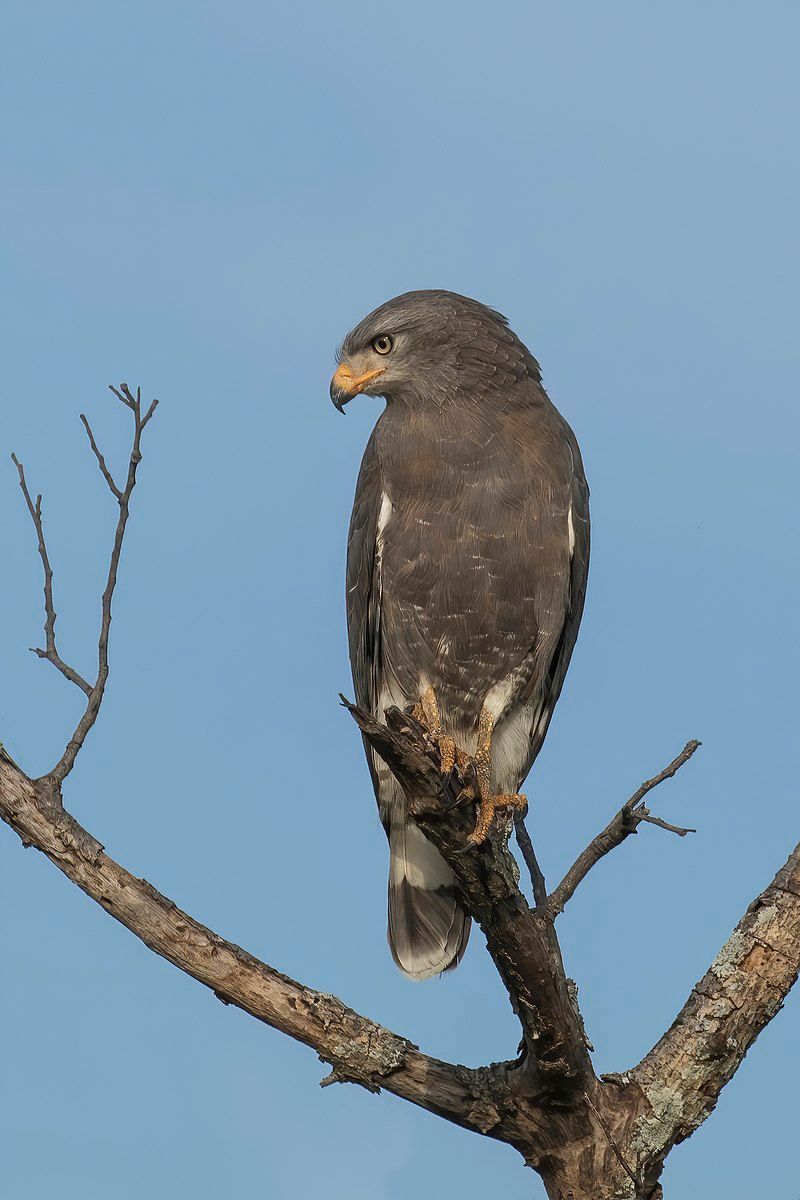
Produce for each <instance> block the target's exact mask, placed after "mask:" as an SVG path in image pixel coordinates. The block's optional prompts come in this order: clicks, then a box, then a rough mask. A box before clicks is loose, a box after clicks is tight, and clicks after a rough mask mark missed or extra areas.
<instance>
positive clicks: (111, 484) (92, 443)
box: [81, 413, 122, 500]
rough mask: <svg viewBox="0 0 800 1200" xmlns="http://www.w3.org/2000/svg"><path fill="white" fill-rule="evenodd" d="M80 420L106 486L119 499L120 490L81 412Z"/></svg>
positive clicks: (120, 495)
mask: <svg viewBox="0 0 800 1200" xmlns="http://www.w3.org/2000/svg"><path fill="white" fill-rule="evenodd" d="M81 420H82V421H83V425H84V428H85V430H86V432H87V433H88V435H89V445H90V446H91V447H92V450H93V451H94V456H95V458H96V459H97V463H98V466H99V467H100V470H101V471H102V473H103V478H104V479H105V481H106V483H107V484H108V486H109V487H110V488H111V491H112V492H113V494H114V495H115V496H116V498H117V499H118V500H121V499H122V492H121V491H120V490H119V488H118V487H117V485H116V483H115V482H114V477H113V475H112V474H111V472H110V471H109V469H108V467H107V466H106V460H105V458H104V457H103V455H102V453H101V451H100V448H99V447H98V445H97V442H96V441H95V440H94V434H93V433H92V427H91V425H90V424H89V422H88V421H87V419H86V417H85V416H84V414H83V413H81Z"/></svg>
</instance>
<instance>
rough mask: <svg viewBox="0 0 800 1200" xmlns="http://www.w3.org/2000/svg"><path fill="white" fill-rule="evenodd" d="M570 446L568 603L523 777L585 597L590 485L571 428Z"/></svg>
mask: <svg viewBox="0 0 800 1200" xmlns="http://www.w3.org/2000/svg"><path fill="white" fill-rule="evenodd" d="M569 446H570V453H571V457H572V471H571V476H570V482H569V487H568V495H567V537H568V539H569V546H570V565H569V577H568V580H567V591H566V596H565V600H566V604H565V608H564V609H563V610H562V611H563V619H562V622H561V627H560V629H559V630H558V631H555V638H554V639H553V640H554V648H553V650H552V653H551V656H550V661H549V664H548V665H547V668H546V675H545V679H544V683H543V686H542V690H541V700H542V706H541V710H540V713H539V715H538V718H537V720H535V721H534V723H533V728H532V730H531V740H530V746H529V750H528V758H527V762H526V765H525V770H524V773H523V775H522V777H521V778H524V777H525V775H527V774H528V772H529V771H530V769H531V767H532V766H533V763H534V761H535V759H536V756H537V754H538V753H539V751H540V750H541V748H542V743H543V742H544V739H545V736H546V734H547V729H548V726H549V724H550V721H551V719H552V716H553V710H554V709H555V706H556V702H557V700H558V697H559V695H560V694H561V688H562V687H563V684H564V678H565V676H566V673H567V668H568V667H569V662H570V659H571V657H572V651H573V649H574V648H575V641H576V639H577V636H578V628H579V626H580V623H581V617H582V615H583V605H584V600H585V598H586V581H587V578H588V574H589V542H590V524H589V485H588V484H587V482H586V478H585V476H584V473H583V464H582V462H581V456H580V450H579V449H578V445H577V442H576V441H575V439H574V437H573V436H572V433H571V431H570V434H569ZM551 644H552V643H551Z"/></svg>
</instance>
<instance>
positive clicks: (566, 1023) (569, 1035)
mask: <svg viewBox="0 0 800 1200" xmlns="http://www.w3.org/2000/svg"><path fill="white" fill-rule="evenodd" d="M342 702H343V704H344V705H345V706H346V707H347V709H348V711H349V712H350V714H351V716H352V717H353V718H354V720H355V722H356V724H357V725H358V727H359V729H360V730H361V732H362V734H363V735H364V737H365V738H366V739H367V741H368V742H369V743H370V744H371V745H372V747H373V749H374V750H375V751H376V752H377V753H378V754H380V756H381V758H382V759H383V761H384V762H385V763H386V764H387V766H388V767H389V768H390V770H391V771H392V773H393V774H394V775H395V777H396V778H397V780H398V781H399V782H400V784H401V786H402V787H403V790H404V791H405V793H406V796H407V798H408V802H409V811H410V813H411V815H412V816H413V817H414V818H415V820H416V821H417V824H418V825H419V826H420V828H421V829H422V830H423V832H424V833H425V834H426V836H427V837H429V838H430V839H431V841H432V842H433V843H434V845H435V846H436V847H437V849H438V850H439V851H440V853H441V854H442V855H443V856H444V858H445V859H446V861H447V862H448V864H449V866H450V867H451V869H452V871H453V874H454V875H455V878H456V884H457V886H458V888H459V891H460V893H461V897H462V900H463V902H464V905H465V907H466V909H467V911H468V912H469V913H470V914H471V915H472V916H473V917H474V919H475V920H476V921H477V922H478V924H479V925H480V926H481V928H482V930H483V932H484V933H485V935H486V942H487V948H488V950H489V953H490V954H491V956H492V959H493V960H494V963H495V966H496V967H497V970H498V972H499V973H500V977H501V978H502V980H503V983H504V984H505V986H506V989H507V991H508V994H509V997H510V999H511V1004H512V1007H513V1009H514V1011H515V1013H516V1014H517V1016H518V1017H519V1021H520V1024H521V1026H522V1032H523V1035H524V1038H525V1045H526V1048H527V1051H528V1054H529V1056H530V1065H531V1066H532V1068H533V1071H532V1083H531V1086H532V1088H533V1090H534V1091H535V1092H538V1093H540V1094H541V1093H544V1092H547V1093H552V1094H553V1095H556V1096H559V1097H560V1098H561V1099H564V1098H565V1097H567V1096H569V1095H570V1094H572V1093H574V1092H576V1091H577V1090H578V1089H585V1088H586V1086H587V1081H593V1080H594V1072H593V1071H592V1066H591V1062H590V1060H589V1054H588V1051H587V1049H586V1045H585V1040H584V1038H583V1034H582V1025H581V1019H580V1015H579V1013H578V1010H577V1006H576V1004H575V1003H574V1001H573V999H572V998H571V997H570V994H569V988H568V985H567V979H566V974H565V971H564V967H563V963H562V961H561V951H560V948H559V945H558V939H557V938H556V934H555V930H554V928H553V923H552V920H551V918H550V916H549V913H547V912H546V911H544V910H540V909H533V910H531V909H530V907H529V906H528V903H527V901H526V899H525V897H524V896H523V894H522V892H521V891H520V889H519V873H518V869H517V865H516V862H515V861H514V858H513V856H512V854H511V853H510V851H509V849H508V844H507V838H506V837H503V836H502V834H499V835H498V834H496V835H495V836H493V837H491V838H490V839H489V840H488V841H487V842H486V843H484V845H483V846H481V847H480V848H478V849H475V850H472V851H471V852H470V853H466V854H465V853H464V852H463V850H464V846H465V844H466V840H467V835H468V833H469V831H470V829H471V828H472V827H473V825H474V815H473V814H470V813H468V812H466V811H464V810H462V809H460V808H456V807H454V800H455V797H456V795H457V794H458V792H459V790H460V782H459V781H455V780H451V781H450V782H449V783H448V784H446V786H445V788H444V790H443V786H442V775H441V772H440V770H439V760H438V754H437V752H436V750H435V748H433V747H432V746H431V745H430V743H428V742H427V741H426V739H425V738H424V735H423V734H422V732H421V730H420V727H419V726H418V725H417V723H416V722H415V721H414V720H413V718H411V717H409V716H408V715H407V714H405V713H401V712H400V711H399V710H398V709H390V710H389V712H387V714H386V722H387V723H386V724H382V723H381V722H379V721H377V720H376V719H375V718H374V717H372V716H371V715H370V714H369V713H366V712H364V710H363V709H360V708H358V707H356V706H355V705H353V704H350V703H349V702H348V701H347V700H345V699H344V697H342ZM443 817H446V818H447V819H446V820H443V819H442V818H443Z"/></svg>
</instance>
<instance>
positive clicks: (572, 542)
mask: <svg viewBox="0 0 800 1200" xmlns="http://www.w3.org/2000/svg"><path fill="white" fill-rule="evenodd" d="M567 532H568V534H569V556H570V558H572V556H573V554H574V553H575V526H574V525H573V523H572V501H570V506H569V509H568V510H567Z"/></svg>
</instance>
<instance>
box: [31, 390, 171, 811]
mask: <svg viewBox="0 0 800 1200" xmlns="http://www.w3.org/2000/svg"><path fill="white" fill-rule="evenodd" d="M111 391H112V392H113V393H114V395H115V396H116V397H117V398H118V399H119V400H120V401H121V402H122V403H123V404H124V405H125V407H126V408H129V409H130V410H131V412H132V413H133V444H132V446H131V452H130V457H129V460H128V472H127V476H126V480H125V487H124V488H122V489H120V488H119V487H118V486H117V484H116V483H115V481H114V478H113V476H112V474H111V472H110V470H109V468H108V465H107V464H106V460H105V458H104V456H103V454H102V453H101V451H100V449H99V447H98V445H97V442H96V441H95V437H94V434H93V432H92V428H91V426H90V425H89V422H88V420H87V419H86V417H85V416H84V414H83V413H81V421H82V422H83V425H84V428H85V429H86V432H87V434H88V436H89V444H90V446H91V448H92V451H93V452H94V455H95V458H96V459H97V463H98V466H99V467H100V470H101V472H102V474H103V478H104V479H105V481H106V483H107V484H108V486H109V488H110V489H111V492H112V493H113V495H114V496H115V497H116V500H117V503H118V504H119V517H118V519H117V527H116V530H115V532H114V544H113V547H112V551H111V560H110V562H109V567H108V575H107V577H106V585H105V588H104V590H103V597H102V602H101V619H100V636H99V640H98V646H97V677H96V679H95V682H94V683H93V684H91V683H88V682H87V681H86V680H85V679H84V678H83V676H82V675H79V674H78V672H77V671H76V670H74V669H73V668H72V667H70V666H69V664H68V663H65V662H64V660H63V659H62V658H61V656H60V655H59V653H58V650H57V648H56V632H55V630H56V610H55V605H54V603H53V570H52V567H51V566H50V559H49V556H48V553H47V546H46V543H45V538H44V526H43V523H42V497H41V496H37V498H36V502H35V503H34V501H33V500H32V498H31V494H30V492H29V490H28V485H27V482H26V479H25V470H24V468H23V466H22V463H21V462H20V461H19V460H18V458H17V456H16V455H15V454H12V455H11V458H12V460H13V462H14V465H15V466H16V468H17V473H18V475H19V485H20V487H21V488H22V494H23V495H24V497H25V503H26V504H27V506H28V511H29V512H30V514H31V519H32V521H33V524H34V527H35V529H36V536H37V539H38V548H39V556H40V558H41V560H42V567H43V568H44V608H45V625H44V632H45V649H44V650H40V649H34V651H33V653H34V654H37V655H38V656H39V658H46V659H47V660H48V662H51V663H53V665H54V666H55V667H57V668H58V670H59V671H60V672H61V674H62V675H63V676H64V677H65V678H66V679H68V680H69V681H70V682H71V683H74V684H75V685H76V686H77V687H79V688H80V689H81V691H82V692H84V693H85V695H86V696H87V697H88V703H87V705H86V709H85V711H84V713H83V716H82V717H81V719H80V721H79V722H78V725H77V726H76V728H75V731H74V732H73V734H72V737H71V738H70V740H69V742H68V743H67V747H66V749H65V750H64V753H63V754H62V756H61V758H60V759H59V761H58V762H57V763H56V765H55V766H54V767H53V769H52V771H50V772H49V773H48V776H47V778H48V779H49V780H51V781H52V782H53V783H54V784H55V785H56V786H57V787H60V785H61V784H62V783H63V782H64V780H65V779H66V777H67V775H68V774H69V773H70V771H71V770H72V768H73V766H74V765H75V759H76V758H77V757H78V754H79V753H80V750H81V747H82V746H83V743H84V742H85V741H86V737H87V735H88V733H89V730H90V729H91V728H92V726H93V725H94V723H95V721H96V720H97V715H98V713H99V712H100V706H101V704H102V702H103V695H104V692H105V687H106V683H107V681H108V642H109V637H110V633H111V603H112V600H113V598H114V589H115V588H116V586H117V572H118V570H119V563H120V558H121V555H122V546H123V542H124V539H125V528H126V526H127V523H128V516H129V513H130V501H131V496H132V494H133V489H134V488H135V486H136V470H137V467H138V466H139V463H140V462H141V461H142V450H141V440H142V431H143V430H144V428H145V426H146V425H147V423H148V421H149V420H150V418H151V417H152V415H153V413H154V412H155V411H156V407H157V406H158V401H157V400H153V402H152V403H151V405H150V407H149V408H148V410H147V412H146V413H145V414H144V416H142V399H141V389H140V388H137V389H136V396H134V395H133V394H132V392H131V390H130V388H129V387H128V385H127V383H123V384H121V385H120V388H119V389H117V388H115V387H111Z"/></svg>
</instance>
